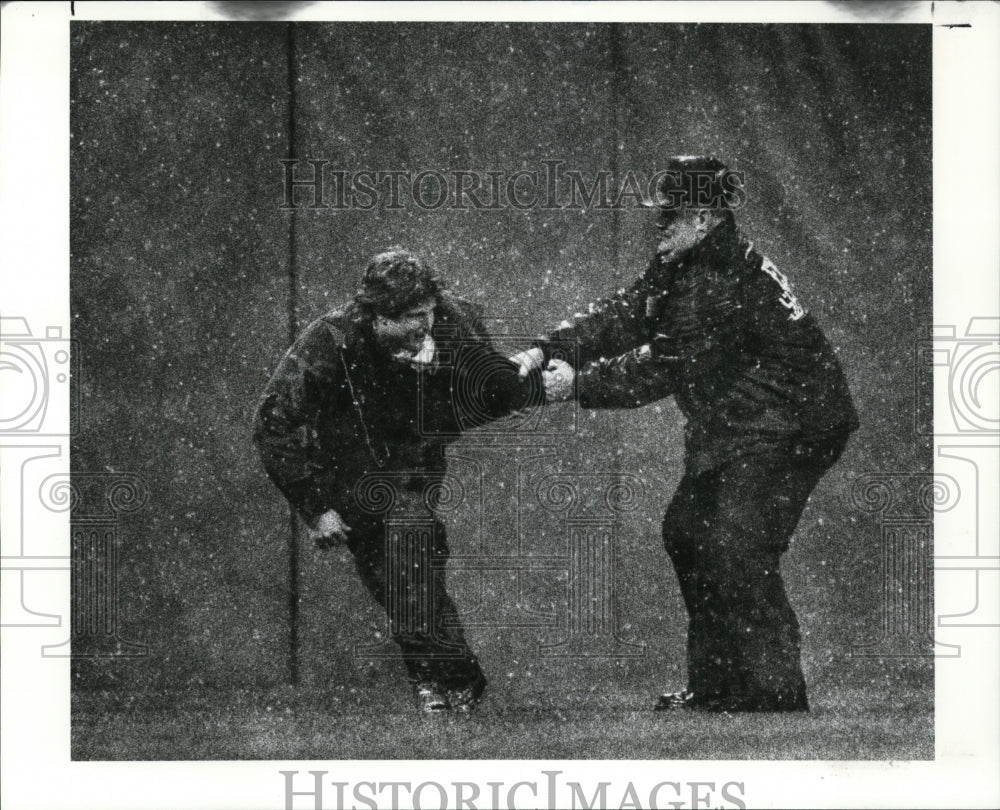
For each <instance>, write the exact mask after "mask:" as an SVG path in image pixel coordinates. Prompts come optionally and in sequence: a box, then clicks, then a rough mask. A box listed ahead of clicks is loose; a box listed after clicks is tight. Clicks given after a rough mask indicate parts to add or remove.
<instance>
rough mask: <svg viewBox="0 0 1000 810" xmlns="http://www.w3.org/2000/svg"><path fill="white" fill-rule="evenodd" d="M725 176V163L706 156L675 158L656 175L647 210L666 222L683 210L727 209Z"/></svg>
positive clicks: (727, 171)
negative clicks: (652, 209)
mask: <svg viewBox="0 0 1000 810" xmlns="http://www.w3.org/2000/svg"><path fill="white" fill-rule="evenodd" d="M728 173H729V169H728V167H727V166H726V164H725V163H723V162H722V161H721V160H719V159H718V158H716V157H711V156H710V155H675V156H673V157H670V158H667V161H666V163H665V165H664V166H663V167H662V168H660V169H659V170H658V171H657V172H656V175H655V176H656V177H657V181H656V195H655V198H654V199H653V200H652V201H650V202H649V203H647V205H646V207H647V208H655V209H659V211H660V217H661V220H663V221H670V220H671V219H673V218H675V217H676V216H677V215H678V214H679V213H680V212H681V211H683V210H684V209H692V208H693V209H699V208H729V207H730V205H729V200H728V196H727V194H728V192H731V190H732V189H728V188H726V186H725V185H724V183H723V180H724V179H725V178H726V175H727V174H728Z"/></svg>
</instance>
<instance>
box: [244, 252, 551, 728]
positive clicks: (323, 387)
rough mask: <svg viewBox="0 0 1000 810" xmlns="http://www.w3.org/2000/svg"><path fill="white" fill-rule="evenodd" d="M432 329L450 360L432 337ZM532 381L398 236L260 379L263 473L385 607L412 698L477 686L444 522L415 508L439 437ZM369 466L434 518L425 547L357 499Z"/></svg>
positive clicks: (434, 477)
mask: <svg viewBox="0 0 1000 810" xmlns="http://www.w3.org/2000/svg"><path fill="white" fill-rule="evenodd" d="M440 334H444V335H447V336H448V342H449V345H450V347H451V350H450V355H451V358H452V360H453V361H454V360H455V358H457V357H460V360H461V363H460V365H459V366H456V364H455V363H454V362H451V364H450V365H449V363H448V362H446V360H445V358H444V357H443V352H439V351H438V348H439V343H438V342H437V341H436V340H435V335H440ZM456 342H457V344H458V345H457V347H456ZM540 395H541V384H540V381H538V380H537V379H533V380H524V379H523V378H519V377H518V373H517V367H516V366H515V365H514V364H513V363H512V362H511V361H510V360H509V359H508V358H507V357H506V356H502V355H500V354H498V353H497V352H496V351H495V350H494V348H493V346H492V344H491V341H490V339H489V337H488V336H487V335H486V334H485V332H484V331H483V330H482V327H481V325H480V323H479V321H478V313H477V312H476V310H475V309H474V307H473V306H472V305H471V304H469V303H467V302H465V301H462V300H460V299H458V298H456V297H454V296H452V295H450V294H448V293H447V292H445V291H444V290H443V289H442V286H441V283H440V282H439V281H438V279H437V278H436V277H435V275H434V274H433V273H432V272H431V270H430V269H429V268H428V267H427V266H426V265H425V264H424V263H423V262H422V261H421V260H420V259H419V258H418V257H417V256H415V255H414V254H412V253H410V252H409V251H406V250H403V249H401V248H393V249H390V250H388V251H387V252H385V253H381V254H379V255H378V256H375V257H374V258H373V259H372V261H371V263H370V264H369V265H368V267H367V268H366V270H365V272H364V276H363V279H362V288H361V290H360V292H359V293H358V294H357V295H356V296H355V297H354V299H353V300H352V301H351V302H350V303H348V304H347V305H346V306H344V307H342V308H340V309H336V310H334V311H332V312H329V313H327V314H326V315H324V316H323V317H321V318H319V319H318V320H316V321H314V322H313V323H312V324H310V325H309V326H308V327H307V328H306V330H305V331H304V332H303V333H302V335H301V337H299V339H298V340H297V341H296V342H295V344H294V345H293V346H292V347H291V348H290V349H289V350H288V352H287V353H286V354H285V356H284V359H283V360H282V361H281V363H280V364H279V365H278V368H277V370H276V371H275V373H274V376H273V377H272V379H271V381H270V382H269V383H268V385H267V388H266V389H265V391H264V395H263V398H262V400H261V403H260V406H259V408H258V411H257V419H256V425H255V431H254V439H255V441H256V443H257V446H258V449H259V451H260V455H261V458H262V460H263V463H264V466H265V468H266V470H267V473H268V475H269V476H270V478H271V479H272V480H273V481H274V483H275V484H276V485H277V486H278V488H279V489H280V490H281V492H282V493H283V494H284V495H285V497H286V498H287V499H288V501H289V502H290V503H291V504H292V506H293V507H294V508H295V509H296V511H297V512H298V514H299V515H300V516H301V518H302V519H303V520H304V521H305V523H306V525H307V526H308V528H309V536H310V537H311V538H312V539H313V540H314V541H315V542H316V543H317V545H318V546H320V547H321V548H326V547H329V546H331V545H333V544H336V543H344V544H346V546H347V548H348V549H350V551H351V553H352V554H353V556H354V561H355V564H356V567H357V570H358V573H359V574H360V576H361V581H362V582H363V583H364V586H365V587H366V588H367V589H368V591H369V592H370V593H371V594H372V595H373V596H374V597H375V599H376V600H377V601H378V602H379V603H380V604H381V605H382V606H383V607H384V608H385V609H386V610H387V611H388V612H389V614H390V626H391V628H392V633H393V637H394V639H395V641H396V642H397V644H398V645H399V647H400V649H401V651H402V655H403V660H404V662H405V664H406V668H407V671H408V674H409V679H410V681H411V683H412V684H413V688H414V693H415V696H416V700H417V704H418V707H419V708H420V709H421V711H423V712H427V713H436V712H446V711H448V710H452V709H454V710H457V711H468V710H469V709H471V708H472V707H473V706H475V705H476V703H477V702H478V701H479V699H480V697H481V696H482V694H483V690H484V689H485V687H486V677H485V675H484V674H483V671H482V668H481V667H480V665H479V661H478V660H477V658H476V656H475V654H474V653H473V652H472V650H470V649H469V646H468V644H467V642H466V640H465V637H464V634H463V631H462V627H461V625H460V624H459V623H458V618H457V611H456V609H455V605H454V603H453V602H452V600H451V598H450V597H449V595H448V593H447V591H446V590H445V577H444V561H445V560H446V559H447V554H448V546H447V543H446V538H445V527H444V525H443V524H442V523H441V522H440V521H439V520H437V519H436V518H434V517H433V515H432V514H431V513H427V512H426V510H427V509H429V508H430V506H432V505H433V499H434V493H435V492H436V491H438V488H437V487H436V485H440V484H441V482H442V481H443V480H444V474H445V455H444V447H445V445H446V444H447V443H448V442H449V441H452V440H453V439H455V438H457V436H458V434H459V433H460V432H461V430H462V429H464V428H468V427H471V426H474V425H475V424H477V423H478V424H482V423H483V422H484V421H486V420H488V419H492V418H498V417H500V416H503V415H505V414H507V413H510V412H511V411H512V410H515V409H520V408H522V407H527V406H530V405H532V404H534V401H535V400H537V399H540ZM366 476H367V478H366ZM372 476H374V479H373V478H372ZM373 480H374V481H376V482H385V483H386V486H388V487H389V488H390V489H391V490H392V492H391V495H390V496H388V497H391V498H395V499H398V500H400V501H403V502H405V503H401V504H400V505H401V506H402V507H405V508H406V509H407V510H409V511H410V512H415V513H417V514H419V513H420V512H421V510H424V511H425V514H427V515H428V516H429V517H430V519H431V520H433V526H434V528H433V532H432V533H431V535H432V536H431V539H430V542H431V544H432V548H431V549H428V548H416V547H414V548H413V549H409V548H397V547H395V546H398V545H399V544H400V543H403V542H410V541H409V540H404V539H401V538H400V537H399V536H397V535H396V534H393V533H391V532H390V533H389V535H388V536H387V532H386V523H385V515H384V514H380V513H373V512H372V511H371V510H370V509H368V508H366V504H365V499H366V498H371V497H374V496H373V495H372V492H368V493H367V494H366V493H365V492H363V491H360V490H359V487H361V489H362V490H363V489H364V483H363V482H364V481H373ZM383 494H385V493H384V492H383ZM428 522H430V521H428ZM411 539H412V538H411ZM415 542H419V541H415ZM424 542H426V538H425V540H424ZM394 544H395V545H394ZM399 616H404V617H405V619H406V620H405V621H393V619H394V618H398V617H399ZM442 619H447V621H442Z"/></svg>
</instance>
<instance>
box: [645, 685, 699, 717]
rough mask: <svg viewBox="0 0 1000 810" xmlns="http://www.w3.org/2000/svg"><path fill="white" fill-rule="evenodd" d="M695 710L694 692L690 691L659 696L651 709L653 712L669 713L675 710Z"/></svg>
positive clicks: (685, 690) (683, 690)
mask: <svg viewBox="0 0 1000 810" xmlns="http://www.w3.org/2000/svg"><path fill="white" fill-rule="evenodd" d="M693 708H695V696H694V692H692V691H691V690H690V689H682V690H681V691H680V692H667V693H666V694H663V695H660V697H659V698H658V699H657V701H656V705H655V706H654V707H653V711H654V712H669V711H674V710H675V709H693Z"/></svg>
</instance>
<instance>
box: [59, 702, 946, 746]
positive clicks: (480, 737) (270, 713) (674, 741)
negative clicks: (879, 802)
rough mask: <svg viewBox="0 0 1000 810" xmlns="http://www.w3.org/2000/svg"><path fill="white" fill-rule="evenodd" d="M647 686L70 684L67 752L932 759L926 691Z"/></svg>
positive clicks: (931, 725)
mask: <svg viewBox="0 0 1000 810" xmlns="http://www.w3.org/2000/svg"><path fill="white" fill-rule="evenodd" d="M652 697H653V696H652V695H651V694H647V693H641V694H640V693H637V692H636V693H617V694H615V695H614V697H609V696H597V695H595V694H593V693H582V692H581V693H575V694H574V693H570V694H566V693H563V694H560V695H558V696H552V695H538V696H536V697H528V698H527V699H525V698H524V697H523V696H522V697H521V699H520V701H519V702H518V703H516V704H515V703H511V702H509V701H506V700H504V699H503V695H499V696H498V695H491V696H490V698H489V699H488V700H486V701H485V702H484V703H483V705H482V706H481V707H480V709H479V711H478V712H477V713H476V714H474V715H472V716H468V717H463V716H445V717H430V718H423V717H421V716H420V715H418V714H417V712H416V711H415V710H414V709H413V708H412V706H411V705H410V703H409V700H408V699H407V698H408V695H407V694H406V693H405V692H404V690H403V689H399V690H395V691H394V693H393V694H391V695H380V694H378V693H376V692H374V691H372V693H370V694H362V693H359V692H355V693H354V694H350V695H349V696H348V697H337V696H332V695H329V694H326V695H324V694H320V693H317V692H309V691H305V690H299V691H294V690H291V689H289V688H286V689H280V690H272V691H268V692H263V693H250V692H238V693H214V692H211V691H208V690H203V691H200V692H197V693H191V692H186V693H183V694H178V693H157V694H156V695H152V696H146V697H145V698H143V699H141V700H132V701H131V702H129V703H127V704H126V703H122V702H118V703H117V705H115V701H109V700H108V696H107V695H104V696H102V695H100V694H96V693H95V694H83V695H75V696H74V703H73V738H72V739H73V758H74V759H83V760H201V759H212V760H235V759H249V760H253V759H302V760H305V759H423V758H429V759H655V760H660V759H844V760H857V759H861V760H863V759H874V760H890V759H891V760H913V759H917V760H928V759H933V758H934V743H933V739H934V737H933V735H934V723H933V697H932V694H931V693H930V692H929V691H928V690H926V689H916V688H914V689H905V690H900V689H898V688H897V689H895V690H893V692H892V693H891V694H886V693H884V692H882V693H880V692H877V691H876V690H874V689H864V688H847V689H839V690H837V691H836V692H835V693H834V692H831V693H828V694H823V693H822V692H820V693H818V694H817V693H814V694H813V696H812V706H813V708H812V711H811V712H810V713H809V714H807V715H802V714H794V715H779V714H756V715H721V716H720V715H708V714H700V713H687V712H671V713H656V712H653V711H651V710H650V706H651V703H652Z"/></svg>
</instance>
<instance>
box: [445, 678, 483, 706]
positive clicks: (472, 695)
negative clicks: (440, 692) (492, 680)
mask: <svg viewBox="0 0 1000 810" xmlns="http://www.w3.org/2000/svg"><path fill="white" fill-rule="evenodd" d="M485 691H486V678H484V677H483V676H482V675H480V676H479V677H478V678H477V679H476V680H474V681H473V682H472V683H471V684H469V685H468V686H463V687H462V688H460V689H449V690H448V704H449V705H450V706H451V708H452V709H454V710H455V711H456V712H459V713H460V714H469V713H470V712H472V711H473V710H474V709H475V708H476V706H478V705H479V701H480V700H482V697H483V692H485Z"/></svg>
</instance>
